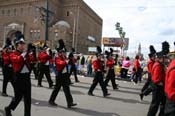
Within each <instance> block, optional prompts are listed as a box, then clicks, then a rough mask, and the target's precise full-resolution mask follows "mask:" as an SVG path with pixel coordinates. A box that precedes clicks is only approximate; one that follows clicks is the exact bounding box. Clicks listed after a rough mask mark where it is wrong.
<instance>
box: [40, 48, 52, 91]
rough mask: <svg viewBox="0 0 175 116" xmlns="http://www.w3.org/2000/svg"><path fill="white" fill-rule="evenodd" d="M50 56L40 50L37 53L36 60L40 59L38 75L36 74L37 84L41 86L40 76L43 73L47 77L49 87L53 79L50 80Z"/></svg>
mask: <svg viewBox="0 0 175 116" xmlns="http://www.w3.org/2000/svg"><path fill="white" fill-rule="evenodd" d="M51 58H52V57H51V56H50V55H49V54H48V53H47V52H46V51H42V52H41V53H39V55H38V60H39V61H40V66H39V76H38V86H42V84H41V83H42V78H43V76H44V75H45V76H46V78H47V81H48V83H49V87H50V88H51V87H52V86H53V81H52V80H51V76H50V67H49V65H50V59H51Z"/></svg>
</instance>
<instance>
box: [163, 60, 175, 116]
mask: <svg viewBox="0 0 175 116" xmlns="http://www.w3.org/2000/svg"><path fill="white" fill-rule="evenodd" d="M165 93H166V96H167V100H166V105H165V116H175V60H173V61H172V62H171V63H170V65H169V66H168V69H167V72H166V78H165Z"/></svg>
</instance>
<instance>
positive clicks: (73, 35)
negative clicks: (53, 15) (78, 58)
mask: <svg viewBox="0 0 175 116" xmlns="http://www.w3.org/2000/svg"><path fill="white" fill-rule="evenodd" d="M70 14H71V15H72V16H73V18H74V22H73V33H72V48H75V33H76V32H75V30H76V16H75V14H74V13H73V12H72V11H71V12H70Z"/></svg>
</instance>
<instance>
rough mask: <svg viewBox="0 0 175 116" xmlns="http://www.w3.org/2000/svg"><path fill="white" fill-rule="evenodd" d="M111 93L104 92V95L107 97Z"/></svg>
mask: <svg viewBox="0 0 175 116" xmlns="http://www.w3.org/2000/svg"><path fill="white" fill-rule="evenodd" d="M109 95H111V94H110V93H105V94H103V97H107V96H109Z"/></svg>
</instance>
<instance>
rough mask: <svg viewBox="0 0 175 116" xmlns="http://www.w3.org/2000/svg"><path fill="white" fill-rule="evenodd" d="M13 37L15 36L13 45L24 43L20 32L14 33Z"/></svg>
mask: <svg viewBox="0 0 175 116" xmlns="http://www.w3.org/2000/svg"><path fill="white" fill-rule="evenodd" d="M15 36H16V39H15V40H14V43H15V44H18V43H25V41H24V35H23V34H22V33H21V32H20V31H16V33H15Z"/></svg>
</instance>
